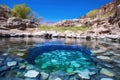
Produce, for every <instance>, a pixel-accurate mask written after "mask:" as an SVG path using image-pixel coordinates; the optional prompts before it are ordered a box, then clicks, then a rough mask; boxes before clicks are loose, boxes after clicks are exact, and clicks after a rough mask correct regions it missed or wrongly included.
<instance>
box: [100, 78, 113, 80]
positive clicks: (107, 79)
mask: <svg viewBox="0 0 120 80" xmlns="http://www.w3.org/2000/svg"><path fill="white" fill-rule="evenodd" d="M101 80H114V79H112V78H102V79H101Z"/></svg>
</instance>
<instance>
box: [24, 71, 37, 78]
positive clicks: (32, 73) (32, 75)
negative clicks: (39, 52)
mask: <svg viewBox="0 0 120 80" xmlns="http://www.w3.org/2000/svg"><path fill="white" fill-rule="evenodd" d="M38 75H39V72H38V71H35V70H29V71H27V72H26V73H25V75H24V76H25V77H28V78H36V77H37V76H38Z"/></svg>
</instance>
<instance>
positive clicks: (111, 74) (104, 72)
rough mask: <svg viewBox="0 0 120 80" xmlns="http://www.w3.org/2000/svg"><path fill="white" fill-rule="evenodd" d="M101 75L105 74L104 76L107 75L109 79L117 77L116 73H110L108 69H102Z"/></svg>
mask: <svg viewBox="0 0 120 80" xmlns="http://www.w3.org/2000/svg"><path fill="white" fill-rule="evenodd" d="M100 73H101V74H104V75H106V76H109V77H113V76H115V74H114V73H112V72H111V71H109V70H107V69H105V68H102V69H101V71H100Z"/></svg>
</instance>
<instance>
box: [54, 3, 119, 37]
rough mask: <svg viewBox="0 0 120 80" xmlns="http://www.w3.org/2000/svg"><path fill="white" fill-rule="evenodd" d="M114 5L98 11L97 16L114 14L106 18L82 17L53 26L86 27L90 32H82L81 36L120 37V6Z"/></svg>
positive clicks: (105, 6)
mask: <svg viewBox="0 0 120 80" xmlns="http://www.w3.org/2000/svg"><path fill="white" fill-rule="evenodd" d="M115 7H116V5H115V4H114V3H113V2H111V3H109V4H106V5H104V6H103V7H101V8H99V9H98V13H99V14H98V15H99V16H102V15H103V14H108V13H114V14H113V15H110V16H108V17H103V18H101V17H96V18H95V19H91V18H86V17H82V18H80V19H73V20H64V21H60V22H58V23H56V24H54V25H55V26H59V27H60V26H62V27H68V26H83V25H84V26H88V27H90V30H88V31H86V32H84V34H83V35H91V36H93V35H94V36H96V35H97V36H98V35H120V4H118V5H117V7H116V12H115Z"/></svg>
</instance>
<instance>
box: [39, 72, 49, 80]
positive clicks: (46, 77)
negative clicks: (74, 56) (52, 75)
mask: <svg viewBox="0 0 120 80" xmlns="http://www.w3.org/2000/svg"><path fill="white" fill-rule="evenodd" d="M40 74H41V78H40V79H42V80H47V79H48V76H49V74H47V73H45V72H40Z"/></svg>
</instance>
